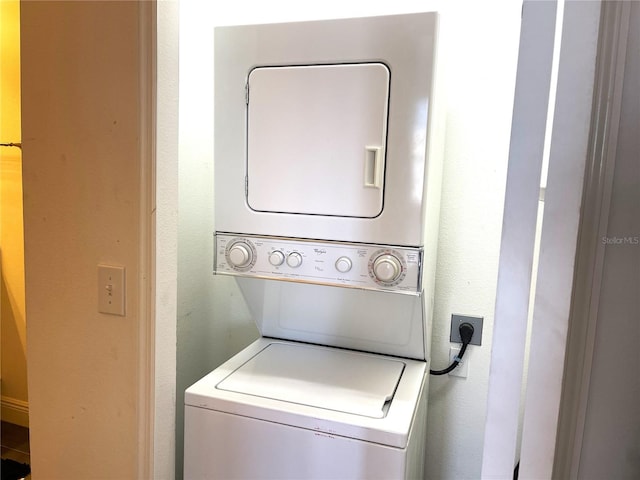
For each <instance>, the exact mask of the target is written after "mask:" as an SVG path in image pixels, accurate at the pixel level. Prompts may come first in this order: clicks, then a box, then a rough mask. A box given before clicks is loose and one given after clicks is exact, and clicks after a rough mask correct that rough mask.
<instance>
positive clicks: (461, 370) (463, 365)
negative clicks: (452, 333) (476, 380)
mask: <svg viewBox="0 0 640 480" xmlns="http://www.w3.org/2000/svg"><path fill="white" fill-rule="evenodd" d="M459 353H460V348H458V347H451V348H449V365H451V363H453V360H454V359H455V358H456V356H457V355H458V354H459ZM469 353H470V352H469V347H467V351H466V352H465V354H464V358H463V359H462V361H461V362H460V364H459V365H458V366H457V367H456V368H454V369H453V370H452V371H451V372H449V375H450V376H452V377H462V378H467V375H468V374H469Z"/></svg>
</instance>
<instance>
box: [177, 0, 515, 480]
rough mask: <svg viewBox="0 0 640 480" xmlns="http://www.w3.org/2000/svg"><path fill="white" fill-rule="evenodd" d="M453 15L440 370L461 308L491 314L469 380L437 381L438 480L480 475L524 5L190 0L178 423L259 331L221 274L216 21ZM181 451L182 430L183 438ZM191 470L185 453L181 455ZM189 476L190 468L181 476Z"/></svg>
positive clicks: (431, 424) (186, 9)
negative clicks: (198, 388)
mask: <svg viewBox="0 0 640 480" xmlns="http://www.w3.org/2000/svg"><path fill="white" fill-rule="evenodd" d="M438 9H439V10H440V11H441V12H442V17H441V21H442V30H441V33H442V36H441V41H442V47H443V48H442V51H441V58H442V59H443V60H444V61H445V78H444V80H445V81H444V84H445V86H446V101H445V105H443V109H444V110H445V114H446V139H445V158H444V177H443V198H442V213H441V228H440V240H439V241H440V244H439V256H438V270H437V279H436V301H435V316H434V326H433V342H432V343H433V355H432V360H433V364H434V367H435V368H443V367H444V366H445V365H446V363H447V362H448V350H449V346H450V343H449V322H450V316H451V314H452V313H462V314H474V315H479V316H483V317H484V318H485V326H484V338H483V345H482V347H471V348H470V351H469V353H468V355H469V362H470V368H469V377H468V378H467V379H462V378H456V377H445V378H435V377H434V378H432V380H431V392H430V405H429V418H428V435H429V437H428V445H427V475H428V477H429V478H478V477H479V475H480V468H481V455H482V439H483V433H484V415H485V402H486V395H487V379H488V370H489V365H488V364H489V357H490V352H491V330H492V317H493V308H494V302H495V289H496V279H497V265H498V251H499V241H500V230H501V225H502V206H503V200H504V187H505V178H506V164H507V154H508V147H509V134H510V121H511V110H512V104H513V92H514V82H515V70H516V55H517V49H518V38H519V28H520V5H519V3H518V2H472V1H468V2H466V1H465V2H456V3H452V2H436V1H432V2H424V1H404V2H401V1H398V2H394V3H393V4H392V3H390V2H382V1H377V2H368V3H364V2H353V3H345V2H337V1H331V2H329V1H328V2H323V3H321V4H314V11H313V12H309V11H308V8H305V7H304V3H303V2H276V1H271V2H249V1H245V2H234V3H233V4H232V5H231V4H228V5H224V6H221V5H219V4H218V3H213V2H212V3H211V4H208V3H207V4H205V3H203V2H190V1H187V0H183V1H182V3H181V15H180V22H181V24H180V27H181V28H180V165H179V168H180V170H179V189H180V196H179V230H178V242H179V243H178V275H179V276H178V352H177V355H178V359H177V361H178V366H177V376H178V379H177V392H178V393H177V396H178V402H177V431H178V435H180V434H181V431H182V428H183V427H182V425H183V422H182V395H183V393H182V392H183V391H184V389H185V388H186V386H188V385H189V384H190V383H192V382H194V381H195V380H197V379H198V378H199V377H200V376H202V375H203V374H204V373H206V372H208V371H209V370H211V369H212V368H214V367H216V366H217V365H219V364H220V363H221V362H222V361H224V360H225V359H227V358H228V357H229V356H231V355H232V354H233V353H235V352H236V351H238V350H239V349H241V348H242V347H243V346H244V345H246V344H248V343H250V342H251V341H252V340H253V339H254V338H255V337H256V335H257V331H256V329H255V327H254V325H253V323H252V320H251V318H250V316H249V312H248V311H247V308H246V305H245V304H244V302H243V300H242V299H241V296H240V293H239V292H238V290H237V289H236V287H235V283H234V282H233V280H231V279H229V278H221V277H213V276H212V274H211V271H212V263H213V259H212V255H213V238H212V232H213V231H214V218H213V190H212V187H213V138H212V133H213V98H212V95H213V87H212V85H213V83H212V82H213V38H212V37H213V31H212V28H211V27H212V26H213V25H225V24H227V25H228V24H248V23H265V22H273V21H294V20H309V19H320V18H340V17H354V16H367V15H381V14H397V13H408V12H417V11H428V10H438ZM176 447H177V455H178V457H180V456H181V450H182V442H181V438H178V440H177V445H176ZM176 463H177V469H178V470H180V463H181V460H180V458H178V459H177V462H176ZM178 473H179V472H178Z"/></svg>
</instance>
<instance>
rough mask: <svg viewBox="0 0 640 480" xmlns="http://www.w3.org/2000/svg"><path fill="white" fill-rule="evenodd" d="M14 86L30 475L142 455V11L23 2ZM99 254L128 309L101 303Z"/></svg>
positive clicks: (118, 469)
mask: <svg viewBox="0 0 640 480" xmlns="http://www.w3.org/2000/svg"><path fill="white" fill-rule="evenodd" d="M21 14H22V18H21V27H22V44H21V46H22V88H23V90H22V96H23V104H22V106H23V110H22V115H23V137H22V138H23V155H24V200H25V201H24V216H25V217H24V218H25V262H26V294H27V311H28V312H29V332H28V339H29V351H28V362H29V394H30V423H31V459H32V471H33V476H34V478H67V479H74V478H78V479H80V478H82V479H85V478H135V477H136V476H137V468H138V447H139V444H138V436H137V432H138V420H139V412H138V393H139V387H138V385H139V380H140V379H139V377H138V369H137V365H138V361H139V357H138V355H139V344H138V341H139V338H138V332H139V322H140V321H141V319H140V317H139V305H138V301H139V299H140V298H141V297H140V292H139V291H138V286H139V275H140V274H141V270H140V269H139V265H140V255H141V251H143V250H141V245H140V232H141V228H140V225H141V219H140V197H141V189H140V178H141V177H140V170H141V161H140V157H141V145H140V143H141V137H142V136H143V132H142V131H141V113H142V112H141V99H140V87H141V85H140V84H139V80H140V68H141V61H140V58H139V52H140V31H139V28H140V23H139V22H140V21H141V18H140V10H139V6H138V4H137V3H135V2H23V3H22V12H21ZM99 263H106V264H115V265H124V266H125V267H126V296H127V305H126V310H127V315H126V316H113V315H105V314H100V313H98V311H97V290H98V288H97V273H96V266H97V265H98V264H99Z"/></svg>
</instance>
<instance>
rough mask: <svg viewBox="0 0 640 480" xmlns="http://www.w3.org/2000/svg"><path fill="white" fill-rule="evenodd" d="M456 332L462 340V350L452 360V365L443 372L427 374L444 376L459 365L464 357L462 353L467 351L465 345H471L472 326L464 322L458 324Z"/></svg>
mask: <svg viewBox="0 0 640 480" xmlns="http://www.w3.org/2000/svg"><path fill="white" fill-rule="evenodd" d="M458 330H459V331H460V339H461V340H462V348H461V349H460V353H458V356H457V357H456V358H455V359H454V360H453V363H452V364H451V365H449V366H448V367H447V368H445V369H444V370H429V373H430V374H431V375H446V374H447V373H449V372H451V371H453V369H454V368H456V367H457V366H458V365H460V362H461V361H462V357H463V356H464V352H466V351H467V345H469V343H471V339H472V338H473V325H471V324H470V323H467V322H464V323H461V324H460V326H459V327H458Z"/></svg>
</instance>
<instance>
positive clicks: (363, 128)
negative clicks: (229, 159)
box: [247, 63, 389, 218]
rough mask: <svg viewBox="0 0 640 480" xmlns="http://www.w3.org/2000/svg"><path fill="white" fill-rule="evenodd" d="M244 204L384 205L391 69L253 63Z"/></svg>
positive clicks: (293, 208)
mask: <svg viewBox="0 0 640 480" xmlns="http://www.w3.org/2000/svg"><path fill="white" fill-rule="evenodd" d="M248 82H249V83H248V96H247V101H248V118H247V203H248V205H249V207H250V208H251V209H253V210H255V211H259V212H279V213H294V214H307V215H309V214H311V215H325V216H341V217H361V218H373V217H376V216H378V215H379V214H380V213H381V212H382V208H383V200H384V163H385V151H386V148H385V147H386V137H387V116H388V101H389V69H388V68H387V66H386V65H384V64H382V63H358V64H340V65H311V66H289V67H258V68H255V69H253V70H252V71H251V73H250V75H249V80H248Z"/></svg>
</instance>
